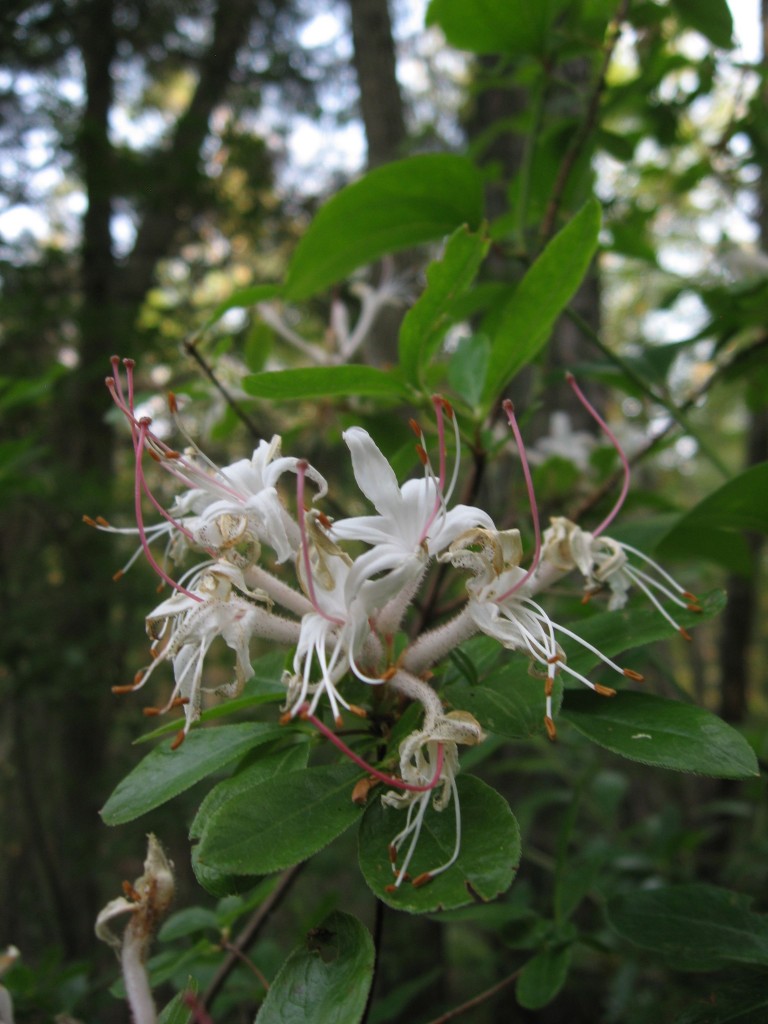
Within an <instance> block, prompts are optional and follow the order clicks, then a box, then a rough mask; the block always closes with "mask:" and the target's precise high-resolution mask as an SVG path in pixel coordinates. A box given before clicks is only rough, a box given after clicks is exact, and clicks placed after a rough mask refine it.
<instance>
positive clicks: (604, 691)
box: [595, 683, 616, 697]
mask: <svg viewBox="0 0 768 1024" xmlns="http://www.w3.org/2000/svg"><path fill="white" fill-rule="evenodd" d="M595 693H599V694H600V696H601V697H615V696H616V691H615V690H614V689H613V687H612V686H603V684H602V683H595Z"/></svg>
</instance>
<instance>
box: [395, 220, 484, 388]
mask: <svg viewBox="0 0 768 1024" xmlns="http://www.w3.org/2000/svg"><path fill="white" fill-rule="evenodd" d="M488 245H489V243H488V241H487V239H485V238H483V236H482V235H480V234H473V233H472V232H470V231H469V230H468V229H467V228H466V226H463V227H460V228H457V229H456V231H454V233H453V234H452V235H451V237H450V238H449V239H448V241H447V243H446V246H445V251H444V252H443V254H442V256H441V258H440V259H439V260H435V261H434V262H433V263H431V264H430V265H429V266H428V267H427V286H426V288H425V289H424V291H423V292H422V294H421V296H420V298H419V299H418V301H417V302H416V303H415V304H414V305H413V306H412V307H411V309H409V310H408V312H407V314H406V315H405V317H404V319H403V323H402V326H401V328H400V341H399V352H400V366H401V368H402V370H403V373H404V374H405V378H406V380H408V381H410V382H411V383H412V384H415V385H417V386H418V385H420V384H421V383H422V379H421V374H422V370H423V369H424V367H426V366H428V365H429V362H430V360H431V359H432V358H433V357H434V355H435V352H436V351H437V349H438V346H439V345H440V342H441V341H442V340H443V337H444V335H445V332H446V331H447V330H448V328H449V327H450V325H451V323H452V322H453V318H452V316H451V304H452V303H453V302H454V301H455V300H456V299H457V298H458V297H459V296H460V295H462V294H463V293H464V292H465V291H466V290H467V288H468V287H469V286H470V284H472V282H473V281H474V279H475V276H476V274H477V271H478V269H479V267H480V264H481V262H482V260H483V258H484V256H485V254H486V252H487V251H488Z"/></svg>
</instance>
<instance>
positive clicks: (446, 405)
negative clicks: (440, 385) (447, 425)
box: [434, 395, 453, 420]
mask: <svg viewBox="0 0 768 1024" xmlns="http://www.w3.org/2000/svg"><path fill="white" fill-rule="evenodd" d="M434 398H435V401H436V402H437V404H438V405H439V406H440V407H441V409H442V410H443V412H444V413H445V415H446V416H447V417H448V418H449V419H451V420H452V419H453V406H452V405H451V403H450V402H449V401H448V399H447V398H443V396H442V395H435V396H434Z"/></svg>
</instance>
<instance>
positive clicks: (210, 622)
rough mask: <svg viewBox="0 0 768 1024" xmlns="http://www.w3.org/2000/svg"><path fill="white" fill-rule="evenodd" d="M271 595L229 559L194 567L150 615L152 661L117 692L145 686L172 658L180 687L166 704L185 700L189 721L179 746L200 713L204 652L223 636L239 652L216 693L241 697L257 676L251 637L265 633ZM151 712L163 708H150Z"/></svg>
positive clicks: (179, 702)
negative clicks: (228, 679) (250, 584)
mask: <svg viewBox="0 0 768 1024" xmlns="http://www.w3.org/2000/svg"><path fill="white" fill-rule="evenodd" d="M266 600H267V598H266V595H265V594H263V593H261V592H258V591H250V590H248V588H247V587H246V586H245V584H244V582H243V578H242V572H241V571H240V570H239V569H238V568H237V567H236V566H233V565H231V564H229V563H228V562H215V563H206V564H205V565H203V566H201V567H199V568H198V569H196V570H195V571H194V575H193V577H192V579H191V581H190V583H189V588H188V589H187V588H185V592H184V593H178V592H177V593H175V594H173V595H172V596H171V597H169V598H168V599H167V600H165V601H163V602H162V603H161V604H159V605H158V606H157V608H155V609H154V610H153V611H152V612H150V614H149V615H148V616H147V620H146V622H147V633H148V635H149V636H150V638H151V639H152V641H153V643H152V654H153V659H154V660H153V661H152V664H151V665H150V666H149V667H148V668H147V669H146V670H145V671H144V672H143V673H142V674H140V675H139V677H138V679H137V681H136V682H135V683H134V684H133V685H132V686H127V687H117V688H116V690H117V691H118V692H125V691H129V690H135V689H138V688H139V687H141V686H143V685H144V684H145V683H146V682H147V680H148V678H149V677H150V675H151V674H152V673H153V672H154V671H155V669H156V668H157V666H158V665H161V664H163V663H165V662H171V664H172V665H173V673H174V677H175V686H174V689H173V693H172V695H171V698H170V700H169V701H168V704H167V705H166V708H164V709H162V710H163V711H164V710H167V709H168V708H170V707H172V706H175V705H176V704H183V705H184V714H185V718H186V723H185V726H184V729H183V730H182V731H181V732H180V733H179V735H178V737H177V739H176V741H175V742H174V745H178V744H179V743H180V742H181V741H182V740H183V739H184V736H185V735H186V733H187V732H188V731H189V729H190V727H191V725H192V724H193V722H195V721H197V719H198V718H199V717H200V707H201V699H202V691H203V686H202V677H203V666H204V662H205V656H206V654H207V653H208V650H209V648H210V646H211V644H212V643H213V641H214V640H215V639H216V637H218V636H220V637H222V639H223V640H224V642H225V643H226V644H227V646H228V647H230V648H231V649H232V650H233V651H234V652H235V678H234V680H233V681H232V683H230V684H229V685H227V686H223V687H222V686H220V687H217V688H216V692H217V693H221V694H224V695H225V696H237V694H239V693H240V692H241V690H242V688H243V686H244V685H245V683H246V682H247V680H248V679H250V678H251V676H252V675H253V667H252V665H251V661H250V655H249V642H250V639H251V636H252V635H253V634H254V633H255V632H257V631H258V632H259V634H260V635H263V634H264V632H266V631H267V629H268V626H269V623H268V622H265V621H264V620H265V617H266V616H267V615H268V613H267V612H265V611H264V609H263V608H261V607H259V606H258V604H257V602H260V601H262V602H263V601H266ZM146 712H147V713H153V712H154V713H158V712H157V711H156V709H146Z"/></svg>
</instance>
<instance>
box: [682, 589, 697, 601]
mask: <svg viewBox="0 0 768 1024" xmlns="http://www.w3.org/2000/svg"><path fill="white" fill-rule="evenodd" d="M683 597H684V598H685V599H686V601H692V602H693V603H694V604H698V603H699V599H698V597H696V595H695V594H692V593H691V592H690V590H684V591H683Z"/></svg>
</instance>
